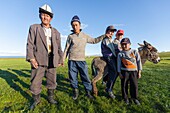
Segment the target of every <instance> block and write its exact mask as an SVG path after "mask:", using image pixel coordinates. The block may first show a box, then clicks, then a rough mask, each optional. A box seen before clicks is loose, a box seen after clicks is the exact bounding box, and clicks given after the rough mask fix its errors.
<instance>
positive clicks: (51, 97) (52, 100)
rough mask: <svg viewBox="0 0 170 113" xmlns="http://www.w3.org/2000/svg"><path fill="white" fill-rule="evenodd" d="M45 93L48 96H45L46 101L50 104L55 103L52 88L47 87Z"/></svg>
mask: <svg viewBox="0 0 170 113" xmlns="http://www.w3.org/2000/svg"><path fill="white" fill-rule="evenodd" d="M47 93H48V97H47V98H48V102H49V103H50V104H57V101H56V100H54V89H48V91H47Z"/></svg>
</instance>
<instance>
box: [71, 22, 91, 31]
mask: <svg viewBox="0 0 170 113" xmlns="http://www.w3.org/2000/svg"><path fill="white" fill-rule="evenodd" d="M87 27H88V24H84V23H81V29H85V28H87ZM69 28H70V30H72V27H71V25H69Z"/></svg>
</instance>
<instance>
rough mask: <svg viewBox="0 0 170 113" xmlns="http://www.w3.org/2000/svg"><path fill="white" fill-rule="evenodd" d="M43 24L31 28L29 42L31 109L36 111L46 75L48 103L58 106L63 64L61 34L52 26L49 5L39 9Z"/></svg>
mask: <svg viewBox="0 0 170 113" xmlns="http://www.w3.org/2000/svg"><path fill="white" fill-rule="evenodd" d="M39 17H40V19H41V24H34V25H31V26H30V29H29V33H28V40H27V53H26V60H27V61H28V62H30V64H31V86H30V90H31V93H32V96H33V99H34V103H33V104H32V105H31V107H30V109H34V108H35V106H36V105H37V104H38V103H39V102H40V93H41V89H42V88H41V85H42V79H43V77H44V75H46V81H47V85H46V87H47V89H48V92H47V93H48V102H49V103H51V104H57V101H55V100H54V90H55V89H56V67H57V66H59V65H60V64H63V59H62V57H63V52H62V49H61V42H60V33H59V32H58V31H57V30H56V29H55V28H53V27H52V26H51V24H50V22H51V20H52V18H53V13H52V10H51V8H50V7H49V6H48V5H46V4H45V5H43V6H42V7H41V8H39Z"/></svg>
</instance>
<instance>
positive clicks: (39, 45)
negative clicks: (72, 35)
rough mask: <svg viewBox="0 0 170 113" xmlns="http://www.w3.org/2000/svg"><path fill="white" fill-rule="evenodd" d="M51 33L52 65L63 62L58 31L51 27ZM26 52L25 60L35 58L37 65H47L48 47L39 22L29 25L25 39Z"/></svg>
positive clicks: (55, 65)
mask: <svg viewBox="0 0 170 113" xmlns="http://www.w3.org/2000/svg"><path fill="white" fill-rule="evenodd" d="M51 35H52V55H53V64H54V67H57V65H58V64H59V63H62V62H63V52H62V49H61V38H60V33H59V32H58V31H57V30H56V29H55V28H52V27H51ZM26 49H27V53H26V60H27V61H28V62H29V61H30V59H36V60H37V62H38V65H41V66H48V49H47V42H46V36H45V33H44V30H43V26H42V25H41V24H34V25H31V26H30V29H29V33H28V39H27V47H26Z"/></svg>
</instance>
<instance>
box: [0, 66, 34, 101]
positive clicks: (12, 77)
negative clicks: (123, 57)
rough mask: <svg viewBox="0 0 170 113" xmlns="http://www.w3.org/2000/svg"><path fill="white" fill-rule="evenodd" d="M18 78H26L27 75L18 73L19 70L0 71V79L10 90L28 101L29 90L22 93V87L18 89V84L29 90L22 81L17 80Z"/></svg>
mask: <svg viewBox="0 0 170 113" xmlns="http://www.w3.org/2000/svg"><path fill="white" fill-rule="evenodd" d="M18 73H19V74H18ZM19 76H24V77H28V75H27V74H25V73H22V71H19V70H13V69H8V70H1V69H0V77H1V78H3V79H4V80H5V81H6V82H7V83H8V85H9V86H10V87H11V88H12V89H14V90H15V91H17V92H20V94H21V95H22V96H23V97H24V98H26V99H27V100H30V99H31V96H30V95H29V94H28V91H29V90H26V91H24V90H23V89H22V87H20V86H19V85H18V84H21V85H22V86H23V87H24V88H26V89H29V85H28V84H27V83H25V82H24V81H22V80H21V79H20V78H19ZM17 83H18V84H17Z"/></svg>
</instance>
